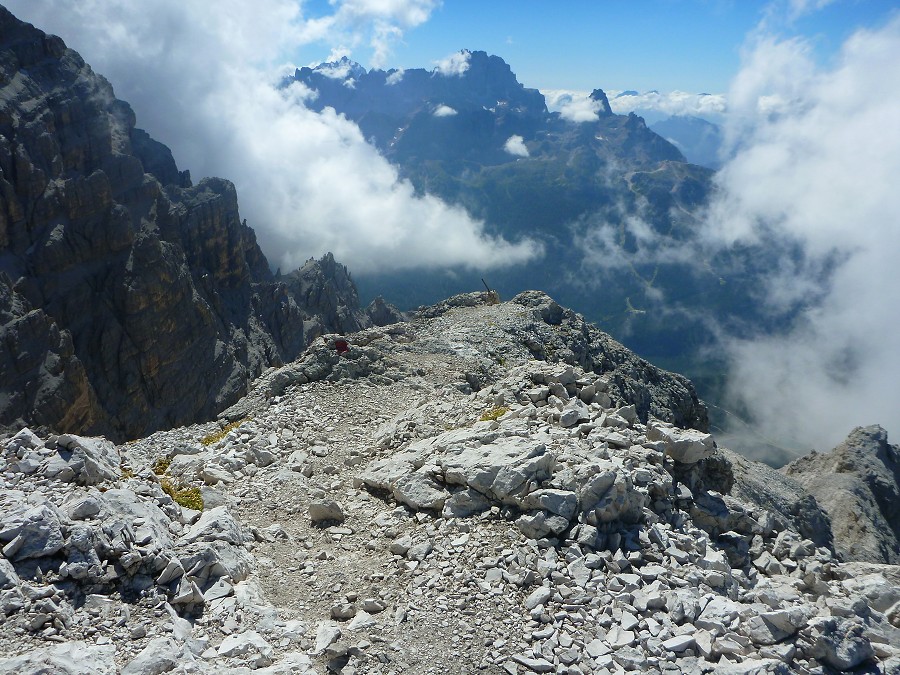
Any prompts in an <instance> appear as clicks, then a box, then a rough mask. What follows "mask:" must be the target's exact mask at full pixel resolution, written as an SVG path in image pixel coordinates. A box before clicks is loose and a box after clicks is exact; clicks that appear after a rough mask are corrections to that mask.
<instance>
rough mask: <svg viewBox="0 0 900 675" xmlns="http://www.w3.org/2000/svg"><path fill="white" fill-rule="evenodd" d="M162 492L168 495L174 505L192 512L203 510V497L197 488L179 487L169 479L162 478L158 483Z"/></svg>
mask: <svg viewBox="0 0 900 675" xmlns="http://www.w3.org/2000/svg"><path fill="white" fill-rule="evenodd" d="M159 484H160V487H162V489H163V492H165V493H166V494H167V495H169V496H170V497H171V498H172V499H173V500H174V501H175V503H176V504H178V505H179V506H183V507H185V508H187V509H194V511H202V510H203V496H202V495H201V494H200V488H198V487H181V486H180V485H176V484H175V483H174V482H172V479H170V478H163V479H162V480H161V481H160V482H159Z"/></svg>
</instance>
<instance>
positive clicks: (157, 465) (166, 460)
mask: <svg viewBox="0 0 900 675" xmlns="http://www.w3.org/2000/svg"><path fill="white" fill-rule="evenodd" d="M171 463H172V459H171V458H170V457H160V458H159V459H158V460H156V461H155V462H153V466H152V467H151V468H152V469H153V473H155V474H156V475H157V476H162V475H163V474H164V473H166V472H167V471H168V470H169V465H170V464H171Z"/></svg>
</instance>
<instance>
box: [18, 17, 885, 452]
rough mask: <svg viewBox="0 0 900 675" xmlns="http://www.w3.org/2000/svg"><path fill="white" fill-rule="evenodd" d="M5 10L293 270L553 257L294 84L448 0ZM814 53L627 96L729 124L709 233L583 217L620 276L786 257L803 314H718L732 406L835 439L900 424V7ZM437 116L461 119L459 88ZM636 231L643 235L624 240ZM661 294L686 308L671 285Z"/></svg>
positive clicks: (773, 277) (787, 278)
mask: <svg viewBox="0 0 900 675" xmlns="http://www.w3.org/2000/svg"><path fill="white" fill-rule="evenodd" d="M6 4H7V5H8V6H9V8H10V9H11V11H13V12H15V13H17V14H18V15H19V16H21V17H22V18H24V19H26V20H28V21H30V22H32V23H34V24H36V25H38V26H39V27H41V28H42V29H45V30H48V31H50V32H54V33H57V34H59V35H61V36H62V37H63V38H64V39H65V40H66V41H67V43H68V44H69V46H70V47H72V48H74V49H76V50H78V51H79V52H80V53H81V54H82V55H83V56H84V58H85V59H86V60H87V61H88V62H89V63H90V64H91V65H92V66H93V67H94V69H95V70H96V71H97V72H99V73H102V74H103V75H105V76H107V77H108V78H109V79H110V81H111V82H112V83H113V85H114V87H115V88H116V93H117V95H118V96H119V97H120V98H123V99H125V100H127V101H129V102H130V103H131V104H132V106H133V107H134V109H135V111H136V113H137V118H138V126H141V127H143V128H145V129H147V130H148V131H149V132H150V133H151V135H153V136H154V137H155V138H157V139H158V140H160V141H162V142H164V143H166V144H167V145H169V146H170V147H171V149H172V151H173V154H174V156H175V159H176V161H177V162H178V164H179V166H180V168H182V169H189V170H190V171H191V172H192V174H193V176H194V178H195V179H197V178H200V177H202V176H210V175H217V176H224V177H227V178H228V179H229V180H232V181H233V182H234V183H235V184H236V186H237V188H238V195H239V199H240V205H241V212H242V215H243V216H244V217H246V218H247V219H248V224H249V225H251V226H252V227H253V228H254V229H255V231H256V232H257V235H258V238H259V241H260V244H261V246H262V248H263V250H264V251H265V253H266V254H267V255H268V256H269V258H270V260H271V262H272V263H273V264H274V265H278V266H280V267H281V268H282V270H285V271H286V270H288V269H292V268H295V267H297V266H298V265H300V264H301V263H303V262H304V260H306V259H307V258H309V257H310V256H319V255H321V254H323V253H324V252H326V251H332V252H333V253H334V254H335V256H336V257H337V258H338V259H339V260H340V261H341V262H343V263H346V264H347V265H348V266H349V267H350V269H351V270H352V271H353V272H354V273H355V274H360V275H362V274H366V273H371V272H383V271H396V270H403V269H411V268H432V269H434V268H448V267H458V266H470V267H472V268H477V269H479V270H482V269H490V268H492V267H493V268H496V267H504V266H511V265H517V264H524V263H528V262H531V263H536V264H540V262H539V261H540V259H541V254H542V247H541V245H540V244H539V243H537V242H535V241H533V240H531V239H527V238H523V239H519V240H510V239H504V238H502V237H500V236H498V235H495V234H490V233H491V232H494V230H493V229H492V228H491V227H490V225H491V224H490V223H484V222H482V221H480V220H479V219H477V218H475V217H473V216H471V215H470V214H469V213H467V212H466V211H465V210H464V209H463V208H461V207H458V206H453V205H450V204H448V203H446V202H444V201H442V200H440V199H439V198H437V197H434V196H430V195H428V194H422V193H421V192H417V191H416V190H415V189H414V188H413V185H412V183H410V182H409V181H407V180H405V179H404V178H402V177H401V174H400V173H399V172H398V169H397V168H396V167H395V166H393V165H391V164H390V163H389V162H388V161H387V160H386V159H385V158H384V157H383V156H382V155H381V154H379V152H378V150H377V149H376V148H375V147H374V146H373V145H372V144H370V143H368V142H367V140H366V138H365V136H364V134H363V133H362V132H361V131H360V128H359V127H358V126H357V125H356V124H355V123H354V122H352V121H351V120H349V119H348V118H347V117H345V116H343V115H341V114H339V113H337V112H335V111H334V109H332V108H325V109H324V110H323V111H322V112H315V111H313V110H310V109H309V108H308V107H307V106H306V105H305V102H308V101H310V100H311V98H312V97H315V95H316V93H315V92H314V91H311V90H309V89H306V88H304V87H302V86H301V85H299V84H298V83H294V84H293V85H292V86H291V87H289V88H287V89H282V88H280V87H279V84H280V82H281V78H282V77H283V76H284V75H285V74H288V73H290V72H292V68H289V67H288V66H287V61H288V60H289V58H290V48H291V46H292V45H295V44H302V43H309V42H312V41H328V42H329V43H331V44H332V47H333V50H332V54H333V55H335V56H338V55H341V54H346V53H348V52H349V51H351V50H352V49H353V48H355V47H356V46H358V45H360V44H366V45H369V46H370V47H371V48H372V49H373V50H374V54H375V56H374V61H373V64H372V65H375V66H378V67H381V66H386V65H389V64H390V52H391V48H392V45H394V44H395V43H396V42H397V41H398V40H401V39H402V36H403V34H404V32H405V31H409V30H412V29H414V28H416V27H417V26H419V25H421V24H423V23H425V22H427V21H428V20H429V18H430V17H431V15H432V13H433V12H434V11H435V10H436V8H437V7H438V5H439V3H438V2H436V1H434V0H414V1H407V2H399V1H398V2H387V3H385V2H375V1H374V0H354V1H352V2H350V1H348V2H342V3H335V4H334V5H333V12H332V14H331V15H328V16H325V17H318V18H315V19H313V18H310V17H307V16H304V14H303V10H302V8H303V5H302V4H301V3H297V2H295V1H293V0H260V2H257V3H254V5H252V6H249V5H247V4H246V3H242V2H240V1H239V0H225V1H223V2H222V3H219V5H218V7H217V10H216V11H215V12H209V11H206V10H205V9H203V8H201V7H199V6H198V5H197V4H195V3H183V2H178V1H176V0H160V1H158V2H155V3H153V4H152V6H150V7H149V8H148V6H146V5H138V4H130V3H121V2H118V1H116V0H86V1H85V2H79V3H56V2H51V1H50V0H11V1H9V2H7V3H6ZM811 52H812V46H811V45H810V43H809V42H807V41H804V40H802V39H797V38H786V39H782V38H777V37H774V36H773V35H770V34H767V33H764V32H759V33H758V34H756V35H753V36H751V38H750V42H748V44H747V46H746V48H745V52H744V59H743V67H742V69H741V70H740V72H738V74H737V75H736V77H735V79H734V81H733V84H732V87H731V89H730V90H729V91H728V92H727V94H686V93H683V92H677V91H676V92H672V93H668V94H660V93H657V92H649V93H643V94H633V93H624V94H623V95H621V96H618V97H617V96H615V94H616V93H617V92H608V93H610V96H609V103H610V106H611V108H612V110H613V112H615V113H623V112H627V111H628V110H637V111H638V113H639V114H640V113H641V111H652V112H654V113H655V114H659V115H660V116H668V115H676V114H677V115H699V116H706V117H709V118H712V119H715V120H717V121H720V122H721V123H722V125H723V130H724V138H725V141H726V145H727V148H726V151H727V152H726V156H727V157H729V158H730V159H729V160H728V161H727V162H726V163H725V164H724V166H723V168H722V169H721V170H720V171H719V172H718V174H717V176H716V179H715V186H716V190H715V196H714V198H713V200H712V202H711V203H710V204H709V206H708V207H707V209H706V211H705V213H704V215H703V218H702V222H701V223H700V225H699V227H698V229H697V230H696V231H695V232H694V233H693V235H692V236H690V237H688V238H687V239H683V240H681V241H679V242H677V243H675V242H673V241H671V240H669V239H666V238H664V237H660V236H659V234H658V233H657V232H656V231H654V229H653V228H652V227H650V226H649V225H648V224H647V223H646V222H645V221H644V220H643V219H642V218H641V217H640V214H635V213H628V214H625V213H624V212H622V213H616V212H615V209H613V210H612V211H611V212H610V213H609V214H607V216H608V218H607V219H606V220H603V219H594V220H591V219H585V220H582V221H579V223H578V227H581V228H583V235H582V237H581V242H580V243H581V246H580V249H579V251H578V254H580V255H583V256H584V261H585V262H586V263H590V264H595V266H602V267H603V268H604V269H605V270H606V271H607V273H610V274H617V273H620V272H621V271H622V270H623V269H625V268H627V267H628V266H629V265H630V264H632V263H634V262H637V263H640V264H653V263H654V262H659V263H678V264H687V263H689V262H690V261H691V260H693V259H702V260H707V259H711V258H712V257H714V256H715V255H716V254H717V253H718V252H721V251H727V250H731V249H733V248H734V247H758V248H759V249H760V250H766V251H767V254H768V255H769V260H770V261H771V268H770V269H769V270H767V271H766V273H765V274H764V275H760V276H759V277H758V278H757V279H755V280H754V281H755V283H756V293H755V297H756V299H757V302H758V303H759V308H760V311H762V312H764V313H765V312H769V313H771V314H772V315H773V316H784V317H787V321H786V322H785V323H784V324H783V325H782V327H781V330H779V331H777V332H775V333H773V332H771V331H768V330H763V329H762V328H759V327H755V326H753V325H747V324H744V325H741V326H739V327H738V328H735V326H734V325H728V326H725V325H722V324H721V323H719V322H718V317H716V316H713V315H710V316H707V317H704V318H703V320H704V321H707V322H708V324H709V327H710V331H712V332H714V333H715V334H716V335H717V336H718V339H719V342H718V344H719V346H720V348H721V354H722V355H724V357H725V358H726V359H727V363H728V364H729V376H728V389H727V394H728V397H729V398H728V407H730V408H732V409H734V410H737V411H740V412H741V413H742V414H745V415H748V416H750V417H751V418H752V419H753V421H754V422H755V423H756V424H757V425H765V426H766V428H768V429H769V430H770V432H769V433H770V435H772V436H777V437H778V438H780V439H785V442H786V443H788V444H790V445H791V446H792V447H796V448H801V447H802V448H807V447H816V448H819V449H823V448H826V447H830V446H831V445H834V443H836V442H837V441H839V440H840V439H841V438H843V437H844V436H845V435H846V433H847V432H848V431H849V430H850V429H851V428H852V427H853V426H856V425H861V424H870V423H874V422H878V423H880V424H882V425H884V426H886V427H887V428H888V429H889V430H891V431H895V432H896V430H897V429H898V428H900V412H898V411H900V388H898V387H897V386H896V382H897V381H898V379H900V350H898V349H897V347H896V342H897V340H896V337H895V335H896V333H897V328H898V323H900V322H898V319H897V318H896V316H897V314H896V307H897V306H898V300H900V275H898V274H897V273H896V271H895V269H896V265H897V262H896V261H897V260H898V258H900V236H898V227H900V192H898V190H897V189H896V187H895V186H894V185H893V182H894V180H895V177H896V176H897V175H900V131H898V128H897V125H896V121H897V119H898V111H900V93H898V92H897V91H896V89H895V88H894V87H892V86H890V85H891V84H892V83H893V82H894V81H895V80H896V78H897V75H898V66H897V64H898V63H900V19H898V18H896V17H895V18H894V20H893V21H891V22H889V23H888V24H886V25H884V26H882V27H881V28H876V29H870V30H863V31H860V32H858V33H857V34H856V35H854V36H853V37H852V38H851V39H850V40H848V41H847V43H846V44H845V45H844V48H843V50H842V51H841V52H840V54H839V55H838V57H837V58H836V60H835V61H834V62H833V63H830V64H827V65H825V66H822V65H820V64H817V63H816V61H815V60H814V59H813V57H812V53H811ZM433 65H436V73H437V74H438V75H439V76H442V77H450V78H454V79H455V78H456V77H457V76H459V75H461V74H463V73H465V72H466V70H467V68H468V67H469V61H468V56H467V52H465V51H462V52H458V53H455V54H453V55H452V56H450V57H447V58H446V59H443V60H441V61H435V62H434V63H433ZM336 75H338V73H336ZM340 75H341V76H343V74H340ZM402 76H403V71H402V70H400V71H397V72H396V73H395V74H394V76H393V77H394V80H395V81H399V80H400V79H401V78H402ZM596 84H597V86H602V85H603V82H597V83H596ZM525 85H526V86H529V83H527V82H526V83H525ZM348 86H352V83H350V84H348ZM543 93H544V94H545V96H546V97H547V103H548V106H549V107H550V109H551V110H556V111H559V112H560V114H561V116H562V117H563V118H564V119H566V120H569V121H572V122H579V123H580V122H584V123H589V122H594V121H596V120H597V114H598V110H600V103H599V102H598V101H592V100H591V99H589V98H588V96H589V94H588V93H587V92H584V93H578V92H571V91H563V90H544V92H543ZM430 112H431V115H433V116H434V117H438V118H441V117H444V118H448V120H447V121H450V118H454V117H457V116H458V113H457V111H456V110H455V109H454V108H453V107H451V106H450V105H448V104H446V102H444V101H435V102H434V105H433V107H432V108H431V109H430ZM526 142H528V143H531V142H532V139H529V138H523V136H521V135H519V134H518V133H517V134H513V135H510V136H508V140H507V142H506V144H505V146H504V150H505V152H506V153H507V155H508V156H509V158H510V159H515V158H521V160H522V163H525V161H526V159H527V158H529V157H530V153H529V146H528V145H527V144H526ZM531 148H532V150H534V149H535V145H534V144H532V145H531ZM617 228H618V229H621V230H625V231H627V233H628V236H629V237H630V239H631V240H632V241H633V242H634V243H635V244H634V250H627V251H626V250H625V249H623V248H621V246H620V244H619V239H618V238H617V236H615V231H616V229H617ZM436 242H439V245H436ZM573 263H574V261H573ZM599 283H601V284H602V281H601V282H599ZM648 299H649V300H653V301H655V302H657V303H658V305H659V307H661V308H663V309H664V310H665V311H678V309H679V308H678V306H677V302H678V298H676V297H673V296H672V295H671V294H670V295H667V294H665V293H661V292H659V291H658V289H653V293H649V294H648Z"/></svg>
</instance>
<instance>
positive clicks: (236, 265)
mask: <svg viewBox="0 0 900 675" xmlns="http://www.w3.org/2000/svg"><path fill="white" fill-rule="evenodd" d="M0 101H2V107H0V195H2V198H0V259H2V266H3V271H4V275H3V276H2V277H0V318H2V322H3V323H2V325H0V426H3V427H7V428H8V427H12V428H19V427H21V426H22V425H24V424H29V425H32V426H40V427H44V428H47V429H53V430H55V431H72V432H103V433H106V434H107V435H110V436H111V437H114V438H133V437H136V436H139V435H142V434H146V433H149V432H150V431H153V430H155V429H159V428H169V427H171V426H173V425H176V424H183V423H186V422H189V421H195V420H198V419H204V418H206V419H208V418H210V417H212V416H214V415H215V414H216V413H217V412H219V411H220V410H221V409H222V408H223V407H225V406H226V405H229V404H230V403H232V402H233V401H234V400H236V399H237V398H238V397H239V396H241V395H242V394H243V393H245V392H246V390H247V387H248V386H249V383H250V381H251V380H252V379H253V378H254V377H256V376H257V375H258V374H259V373H261V372H262V371H263V370H264V369H265V368H267V367H269V366H272V365H279V364H281V363H284V362H285V361H286V360H290V359H292V358H294V357H295V356H296V355H297V354H298V353H299V352H300V350H302V349H303V347H305V346H306V344H307V343H308V341H309V340H310V339H312V338H313V337H315V335H316V334H318V333H320V332H324V331H326V330H335V329H337V327H336V325H335V324H334V323H333V322H332V321H331V318H334V317H337V316H338V315H339V314H341V313H343V314H346V315H347V319H348V324H349V323H350V321H349V320H350V319H351V318H356V319H358V321H357V322H356V323H355V324H353V325H354V328H358V327H361V326H362V325H367V323H365V322H367V319H366V318H365V317H364V315H362V314H361V313H358V312H359V306H358V299H357V297H356V291H355V288H354V287H353V286H352V283H343V282H341V283H338V284H334V283H332V281H331V280H332V278H336V272H335V271H333V272H326V273H323V274H322V275H319V276H318V277H316V280H318V281H320V282H321V283H322V284H323V285H324V286H329V284H330V286H329V288H330V289H331V290H330V291H329V292H328V293H327V294H323V293H316V291H315V284H314V283H312V282H310V283H308V284H307V285H306V286H305V287H304V289H303V290H304V295H303V296H302V297H301V296H300V295H295V296H291V293H290V291H291V288H289V287H288V286H287V285H285V284H283V283H282V282H278V281H276V280H274V279H273V277H272V274H271V272H270V271H269V265H268V262H267V261H266V258H265V256H264V255H263V253H262V251H261V250H260V248H259V246H258V244H257V241H256V235H255V233H254V232H253V230H252V229H251V228H250V227H248V226H247V224H246V222H245V221H242V220H241V218H240V215H239V209H238V197H237V192H236V190H235V187H234V185H233V184H232V183H231V182H229V181H227V180H225V179H220V178H206V179H204V180H202V181H200V183H199V184H197V185H193V184H192V182H191V180H190V177H189V175H188V174H187V172H180V171H179V170H178V168H177V166H176V165H175V162H174V160H173V158H172V154H171V152H170V151H169V149H168V148H167V147H166V146H165V145H163V144H161V143H159V142H157V141H155V140H153V139H152V138H151V137H150V136H149V135H148V134H147V133H146V132H144V131H141V130H140V129H138V128H137V127H136V126H135V125H136V122H137V121H136V118H135V114H134V111H133V110H132V109H131V107H130V106H129V105H128V104H127V103H125V102H124V101H120V100H118V99H116V97H115V94H114V91H113V89H112V87H111V86H110V84H109V82H108V81H107V80H105V79H104V78H103V77H101V76H99V75H97V74H95V73H94V72H93V71H92V70H91V68H90V67H89V66H88V65H86V64H85V62H84V61H83V59H81V57H80V56H79V55H78V54H77V53H76V52H75V51H73V50H71V49H68V48H66V46H65V44H64V43H63V42H62V40H60V39H58V38H54V37H53V36H48V35H46V34H44V33H43V32H41V31H39V30H38V29H36V28H35V27H33V26H31V25H30V24H26V23H24V22H21V21H19V20H18V19H16V18H15V17H14V16H13V15H12V14H10V13H9V12H8V11H7V10H6V9H4V8H2V7H0ZM331 262H332V261H330V260H326V261H325V266H326V267H329V266H330V263H331ZM338 281H340V280H338ZM326 296H327V299H328V309H327V313H328V314H329V318H325V319H323V318H322V312H319V310H318V308H317V307H313V306H312V305H310V304H309V303H308V299H313V300H315V299H317V298H319V297H323V298H324V297H326ZM355 312H356V313H357V314H354V313H355ZM360 322H363V323H360ZM313 324H315V325H316V328H315V331H313V333H307V332H305V326H310V325H313Z"/></svg>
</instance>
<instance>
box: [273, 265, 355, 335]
mask: <svg viewBox="0 0 900 675" xmlns="http://www.w3.org/2000/svg"><path fill="white" fill-rule="evenodd" d="M279 281H280V282H282V283H284V284H285V285H286V287H287V292H288V294H289V295H290V296H291V297H292V298H293V299H294V301H295V302H296V303H297V304H298V305H299V306H300V307H315V308H316V311H317V316H316V317H315V319H314V320H313V321H311V322H308V323H307V325H306V333H307V343H309V342H311V341H312V340H313V339H315V338H317V337H319V336H320V335H323V334H325V333H355V332H357V331H360V330H362V329H363V328H366V327H368V326H371V325H372V321H371V319H369V317H368V315H367V314H366V313H365V312H364V311H363V310H362V309H361V308H360V306H359V298H358V296H357V294H356V287H355V286H354V285H353V280H352V279H351V278H350V272H349V270H348V269H347V267H346V266H344V265H341V264H340V263H339V262H337V261H336V260H335V259H334V256H333V255H332V254H331V253H327V254H326V255H325V256H324V257H323V258H322V259H321V260H318V261H316V260H313V259H310V260H308V261H306V263H305V264H304V265H303V266H302V267H301V268H300V269H298V270H297V271H295V272H291V273H290V274H288V275H285V276H282V277H279Z"/></svg>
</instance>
